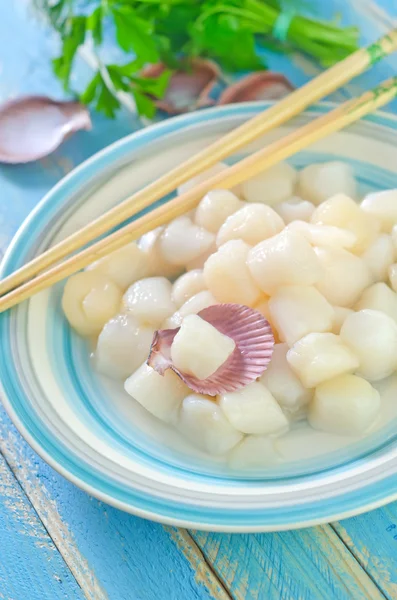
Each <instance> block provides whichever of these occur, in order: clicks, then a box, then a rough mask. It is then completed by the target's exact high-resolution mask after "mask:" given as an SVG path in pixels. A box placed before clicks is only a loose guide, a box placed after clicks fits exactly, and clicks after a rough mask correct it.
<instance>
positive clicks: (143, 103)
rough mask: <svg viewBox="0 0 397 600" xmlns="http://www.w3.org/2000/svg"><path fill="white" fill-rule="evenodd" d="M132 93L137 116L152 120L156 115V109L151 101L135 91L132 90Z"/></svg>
mask: <svg viewBox="0 0 397 600" xmlns="http://www.w3.org/2000/svg"><path fill="white" fill-rule="evenodd" d="M132 93H133V96H134V100H135V103H136V108H137V111H138V112H139V114H140V115H143V116H145V117H148V119H152V118H153V117H154V115H155V114H156V107H155V105H154V102H153V100H151V99H150V98H148V97H147V96H145V94H142V92H140V91H139V90H137V89H134V88H133V90H132Z"/></svg>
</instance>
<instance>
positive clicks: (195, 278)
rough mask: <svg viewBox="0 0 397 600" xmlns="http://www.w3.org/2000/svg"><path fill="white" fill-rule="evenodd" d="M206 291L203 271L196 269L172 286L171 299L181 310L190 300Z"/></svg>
mask: <svg viewBox="0 0 397 600" xmlns="http://www.w3.org/2000/svg"><path fill="white" fill-rule="evenodd" d="M205 289H206V285H205V279H204V273H203V270H202V269H194V270H193V271H188V272H187V273H184V274H183V275H181V276H180V277H179V278H178V279H177V280H176V281H175V283H174V285H173V286H172V293H171V299H172V301H173V302H174V303H175V304H176V306H177V307H178V308H179V307H180V306H182V304H184V303H185V302H186V301H187V300H189V298H191V297H192V296H194V295H195V294H198V292H202V291H203V290H205Z"/></svg>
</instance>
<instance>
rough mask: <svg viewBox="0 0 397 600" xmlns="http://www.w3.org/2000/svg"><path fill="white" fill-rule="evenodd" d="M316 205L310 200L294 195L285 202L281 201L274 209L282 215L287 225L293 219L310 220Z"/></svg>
mask: <svg viewBox="0 0 397 600" xmlns="http://www.w3.org/2000/svg"><path fill="white" fill-rule="evenodd" d="M315 208H316V207H315V206H314V204H313V203H312V202H309V201H308V200H303V199H302V198H300V197H299V196H292V197H291V198H288V200H284V202H280V204H277V205H276V206H275V207H274V210H275V211H276V212H277V213H278V214H279V215H280V217H281V218H282V220H283V221H284V223H285V224H286V225H288V224H289V223H292V221H306V222H308V221H310V217H311V216H312V214H313V212H314V210H315Z"/></svg>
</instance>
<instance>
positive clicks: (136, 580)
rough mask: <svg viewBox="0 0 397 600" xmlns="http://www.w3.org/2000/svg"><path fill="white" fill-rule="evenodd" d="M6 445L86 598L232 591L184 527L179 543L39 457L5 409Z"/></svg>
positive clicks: (176, 598)
mask: <svg viewBox="0 0 397 600" xmlns="http://www.w3.org/2000/svg"><path fill="white" fill-rule="evenodd" d="M0 451H1V452H2V453H3V455H4V456H5V457H6V460H7V462H8V464H9V465H10V467H11V468H12V471H13V473H14V475H15V476H16V478H17V479H18V481H19V482H20V485H21V487H22V488H23V490H24V492H25V493H26V495H27V497H28V498H29V500H30V501H31V503H32V504H33V505H34V507H35V510H36V512H37V514H38V515H39V517H40V519H41V521H42V522H43V524H44V526H45V528H46V529H47V531H48V533H49V535H50V536H51V538H52V539H53V540H54V542H55V544H56V546H57V548H58V549H59V551H60V553H61V554H62V556H63V558H64V560H65V562H66V563H67V565H68V566H69V568H70V570H71V571H72V573H73V575H74V576H75V578H76V580H77V581H78V583H79V584H80V586H81V588H82V590H83V591H84V593H85V596H86V598H88V599H90V600H104V599H105V598H109V600H121V599H124V598H125V599H126V600H130V599H131V600H132V599H134V600H135V599H137V600H170V599H171V598H172V600H186V598H188V599H189V600H204V599H205V600H208V599H210V598H214V599H216V600H218V599H219V600H226V599H227V598H228V595H227V594H226V593H225V592H224V590H223V586H222V585H221V584H220V582H219V581H218V579H217V577H216V576H215V575H214V573H213V572H212V570H211V569H210V567H209V566H208V565H207V564H206V563H205V561H203V560H202V556H201V553H200V551H199V550H198V549H197V548H196V547H195V545H194V544H193V542H192V543H190V542H189V540H188V538H187V537H186V536H185V538H184V539H183V535H184V534H183V532H181V534H180V536H179V540H178V543H177V544H175V543H174V541H173V539H172V537H174V538H175V535H173V536H172V537H171V536H170V534H169V533H168V531H166V530H165V529H164V528H163V527H162V526H161V525H159V524H157V523H152V522H150V521H146V520H144V519H140V518H138V517H134V516H132V515H129V514H127V513H124V512H122V511H119V510H116V509H114V508H112V507H110V506H107V505H106V504H103V503H102V502H99V501H98V500H96V499H95V498H91V497H90V496H88V495H87V494H85V493H84V492H82V491H81V490H79V489H78V488H77V487H75V486H74V485H73V484H71V483H69V482H68V481H66V480H65V479H64V478H63V477H61V476H60V475H58V474H57V473H56V472H55V471H54V470H53V469H51V468H50V467H49V466H48V465H46V464H45V463H44V462H43V461H41V460H40V459H39V458H38V457H37V455H36V454H35V453H34V452H33V451H32V450H31V449H30V448H29V447H28V445H27V444H26V443H25V442H24V441H23V440H22V439H21V437H20V436H19V434H18V433H17V432H16V430H15V428H14V427H13V426H12V424H11V423H10V422H9V419H8V417H7V416H6V415H5V414H4V411H3V410H2V409H0ZM180 550H182V551H183V554H181V552H180ZM105 590H106V593H105ZM186 590H188V593H187V592H186ZM0 598H1V597H0ZM18 600H19V599H18ZM21 600H22V599H21Z"/></svg>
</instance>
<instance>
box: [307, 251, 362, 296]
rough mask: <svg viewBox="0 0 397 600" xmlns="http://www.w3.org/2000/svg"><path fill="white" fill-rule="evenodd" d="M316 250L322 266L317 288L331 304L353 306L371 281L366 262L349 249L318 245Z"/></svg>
mask: <svg viewBox="0 0 397 600" xmlns="http://www.w3.org/2000/svg"><path fill="white" fill-rule="evenodd" d="M314 251H315V253H316V255H317V258H318V260H319V263H320V267H321V276H320V278H319V280H318V281H317V282H316V288H317V289H318V290H319V292H321V293H322V294H323V296H325V298H326V299H327V300H328V302H330V303H331V304H334V305H336V306H345V307H350V306H353V304H355V303H356V302H357V300H358V299H359V298H360V296H361V294H362V293H363V291H364V289H365V288H366V287H367V286H368V285H369V284H370V283H371V275H370V272H369V269H368V267H367V265H366V264H365V262H364V261H363V260H362V259H361V258H359V257H358V256H355V255H354V254H352V253H351V252H348V251H347V250H342V249H341V248H331V247H325V246H324V247H316V248H314Z"/></svg>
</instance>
